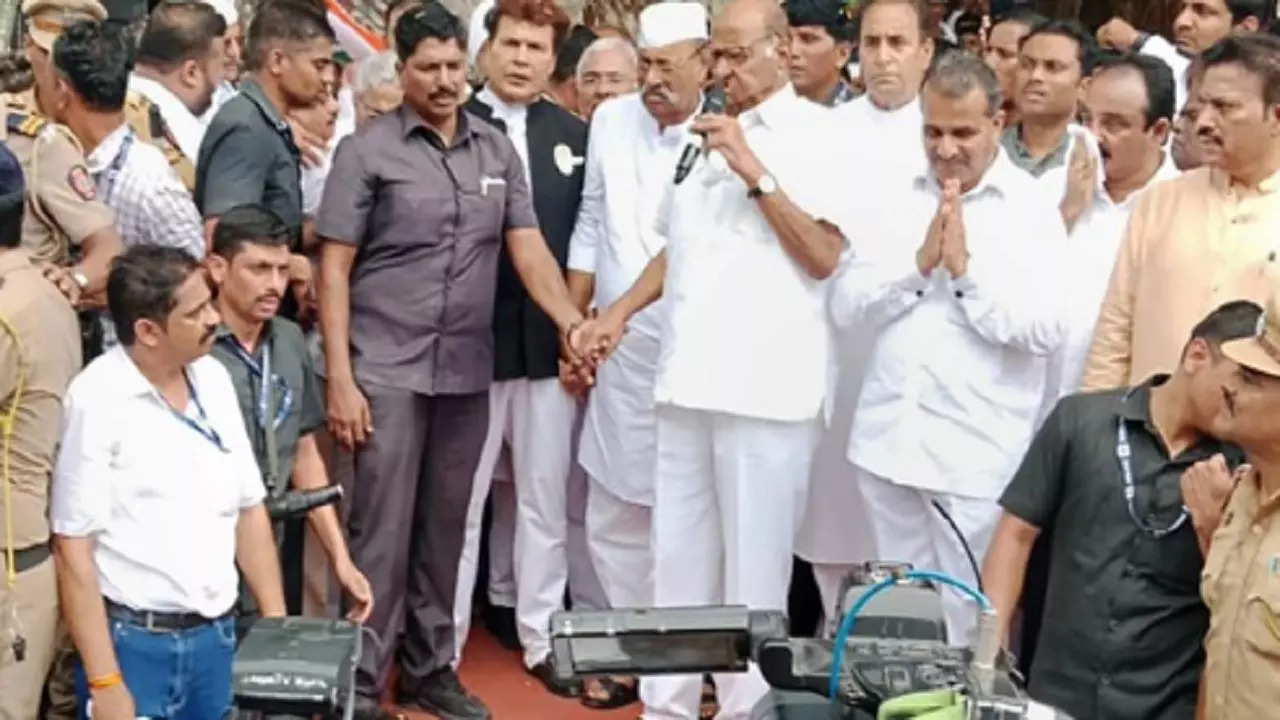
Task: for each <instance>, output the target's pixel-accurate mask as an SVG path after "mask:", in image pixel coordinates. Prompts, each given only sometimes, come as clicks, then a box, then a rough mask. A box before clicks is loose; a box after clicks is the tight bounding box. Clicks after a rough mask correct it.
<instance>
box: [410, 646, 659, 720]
mask: <svg viewBox="0 0 1280 720" xmlns="http://www.w3.org/2000/svg"><path fill="white" fill-rule="evenodd" d="M460 674H461V675H462V683H463V685H465V686H466V687H467V689H468V690H470V691H471V692H473V693H475V694H476V695H479V696H480V697H481V698H482V699H483V700H484V701H485V704H487V705H488V706H489V708H490V709H491V710H493V717H494V720H636V718H638V717H639V716H640V705H639V704H636V705H631V706H629V707H625V708H622V709H620V710H612V711H608V712H604V711H600V710H589V709H587V708H584V707H583V706H582V705H580V704H579V703H577V702H575V701H571V700H565V699H562V698H559V697H556V696H555V695H552V694H551V693H549V692H547V691H546V690H545V689H544V688H543V687H542V684H541V683H539V682H538V681H537V680H534V679H533V678H531V677H529V675H527V674H526V673H525V671H524V666H523V665H522V664H521V661H520V655H519V653H515V652H512V651H510V650H506V649H504V648H503V647H502V646H500V645H498V643H497V641H495V640H494V639H493V638H492V637H490V636H489V635H488V633H486V632H485V631H484V627H483V623H479V622H477V623H476V626H475V629H473V630H472V632H471V639H470V640H468V641H467V650H466V655H465V656H464V657H463V659H462V669H461V671H460ZM407 716H408V717H409V718H411V719H412V720H427V719H428V718H431V717H433V716H431V715H426V714H422V713H407Z"/></svg>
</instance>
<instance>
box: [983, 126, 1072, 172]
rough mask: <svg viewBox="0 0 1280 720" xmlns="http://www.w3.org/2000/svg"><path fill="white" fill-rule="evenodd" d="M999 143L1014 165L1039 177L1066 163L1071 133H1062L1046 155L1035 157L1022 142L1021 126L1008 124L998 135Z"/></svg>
mask: <svg viewBox="0 0 1280 720" xmlns="http://www.w3.org/2000/svg"><path fill="white" fill-rule="evenodd" d="M1000 145H1001V146H1002V147H1004V151H1005V153H1006V154H1008V156H1009V159H1010V160H1012V161H1013V164H1014V165H1017V166H1018V167H1020V168H1022V169H1023V170H1026V171H1027V172H1029V173H1031V175H1032V177H1040V176H1041V175H1044V174H1045V173H1047V172H1049V171H1050V170H1052V169H1054V168H1056V167H1061V166H1063V165H1066V164H1067V151H1068V150H1070V149H1071V133H1070V132H1069V131H1068V132H1064V133H1062V140H1060V141H1059V142H1058V146H1057V147H1055V148H1054V149H1053V151H1052V152H1050V153H1049V154H1048V155H1045V156H1044V157H1042V158H1038V159H1037V158H1036V157H1035V156H1033V155H1032V154H1031V151H1030V150H1028V149H1027V146H1026V144H1025V143H1023V142H1022V126H1021V125H1010V126H1009V127H1007V128H1005V131H1004V132H1003V133H1002V134H1001V135H1000Z"/></svg>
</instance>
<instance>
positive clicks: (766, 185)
mask: <svg viewBox="0 0 1280 720" xmlns="http://www.w3.org/2000/svg"><path fill="white" fill-rule="evenodd" d="M759 187H760V192H762V193H764V194H765V195H768V194H769V193H771V192H773V191H774V190H777V189H778V183H776V182H774V181H773V176H772V175H765V176H764V177H762V178H760V185H759Z"/></svg>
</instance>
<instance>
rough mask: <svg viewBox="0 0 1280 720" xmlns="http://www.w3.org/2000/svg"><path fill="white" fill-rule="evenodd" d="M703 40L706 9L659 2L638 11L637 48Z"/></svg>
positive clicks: (698, 4) (687, 4) (700, 5)
mask: <svg viewBox="0 0 1280 720" xmlns="http://www.w3.org/2000/svg"><path fill="white" fill-rule="evenodd" d="M706 39H707V9H706V8H705V7H703V6H702V3H698V2H659V3H654V4H653V5H650V6H649V7H647V8H645V9H644V10H641V11H640V33H639V40H638V41H637V43H636V44H637V45H639V46H640V48H641V49H644V50H648V49H652V48H659V47H663V46H666V45H671V44H672V43H678V42H682V41H685V40H706Z"/></svg>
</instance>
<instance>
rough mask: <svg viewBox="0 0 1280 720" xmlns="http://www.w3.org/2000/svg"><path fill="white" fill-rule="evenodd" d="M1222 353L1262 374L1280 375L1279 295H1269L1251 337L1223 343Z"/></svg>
mask: <svg viewBox="0 0 1280 720" xmlns="http://www.w3.org/2000/svg"><path fill="white" fill-rule="evenodd" d="M1222 354H1223V355H1226V356H1227V357H1229V358H1231V359H1232V360H1235V361H1236V362H1238V363H1240V364H1241V365H1244V366H1245V367H1247V368H1251V369H1253V370H1256V371H1258V372H1260V373H1262V374H1263V375H1270V376H1272V377H1280V297H1277V296H1274V295H1273V296H1272V297H1271V300H1270V302H1268V303H1267V307H1266V310H1265V311H1264V312H1263V313H1262V317H1260V318H1258V327H1257V329H1256V330H1255V331H1254V334H1253V337H1250V338H1244V339H1241V340H1232V341H1230V342H1225V343H1223V344H1222Z"/></svg>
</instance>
